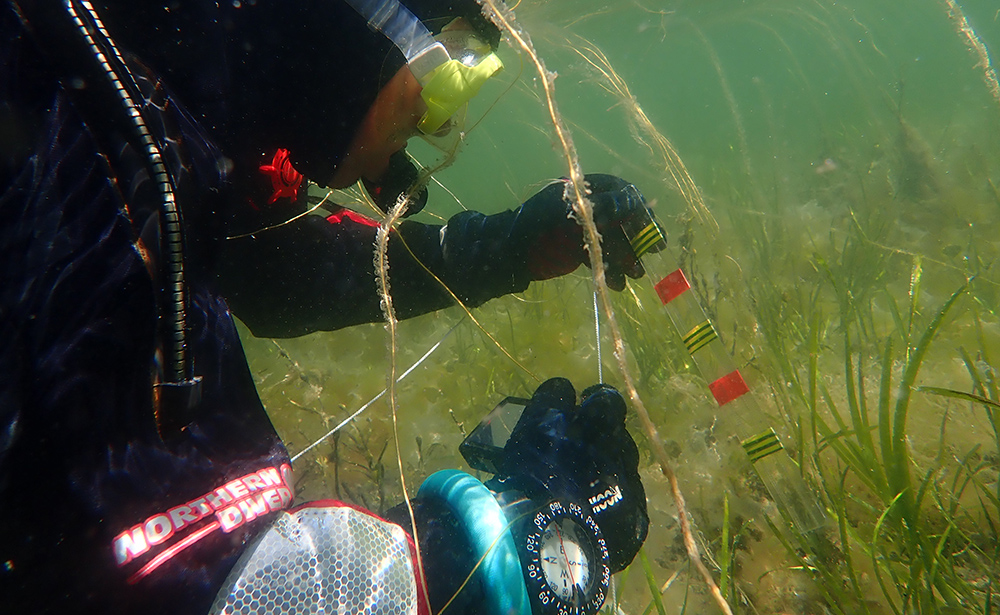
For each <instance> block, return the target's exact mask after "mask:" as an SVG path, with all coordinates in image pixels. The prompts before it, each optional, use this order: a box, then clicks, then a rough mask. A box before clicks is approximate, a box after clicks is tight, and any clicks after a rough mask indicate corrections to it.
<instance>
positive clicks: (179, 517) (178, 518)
mask: <svg viewBox="0 0 1000 615" xmlns="http://www.w3.org/2000/svg"><path fill="white" fill-rule="evenodd" d="M167 514H168V515H170V522H171V523H173V524H174V530H179V529H181V528H182V527H184V526H185V525H188V524H190V523H194V522H195V521H197V520H198V519H201V515H199V514H198V513H196V512H195V511H194V509H193V508H191V507H190V506H188V505H187V504H182V505H180V506H175V507H173V508H171V509H170V510H168V511H167Z"/></svg>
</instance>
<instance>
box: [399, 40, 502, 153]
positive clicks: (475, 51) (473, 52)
mask: <svg viewBox="0 0 1000 615" xmlns="http://www.w3.org/2000/svg"><path fill="white" fill-rule="evenodd" d="M443 34H445V35H446V34H447V33H443ZM441 38H442V36H439V37H438V40H439V41H441ZM462 38H463V39H464V40H463V41H462V43H464V44H463V45H461V46H460V47H459V48H460V49H462V50H463V51H464V53H455V52H454V51H452V50H453V49H455V46H453V45H449V44H448V43H449V42H451V41H447V42H445V41H442V42H444V44H445V46H446V47H451V49H449V51H451V54H450V55H451V59H449V60H448V61H446V62H444V63H443V64H441V65H439V66H438V67H437V68H435V69H434V70H432V71H431V72H430V73H428V74H427V75H426V78H425V80H426V83H424V85H423V88H424V89H423V91H421V93H420V95H421V96H422V97H423V99H424V102H425V103H427V113H425V114H424V117H423V118H421V120H420V123H419V124H417V128H419V129H420V132H422V133H424V134H427V135H430V134H434V133H436V132H437V131H439V130H440V129H441V127H442V126H443V125H444V124H445V122H447V121H448V119H449V118H450V117H451V116H453V115H455V112H457V111H458V110H459V109H460V108H461V107H462V105H464V104H466V103H467V102H469V101H470V100H471V99H472V98H473V97H474V96H475V95H476V94H478V93H479V89H480V88H481V87H482V86H483V84H484V83H486V82H487V81H488V80H489V78H490V77H492V76H493V75H495V74H496V73H497V72H498V71H499V70H500V69H501V68H503V63H502V62H501V61H500V58H498V57H497V55H496V54H495V53H493V52H492V50H490V48H489V45H486V44H485V43H483V42H481V41H479V40H478V39H476V38H475V37H472V36H462ZM470 43H473V44H472V45H470ZM475 43H478V45H476V44H475ZM484 52H485V53H484ZM456 56H458V57H456Z"/></svg>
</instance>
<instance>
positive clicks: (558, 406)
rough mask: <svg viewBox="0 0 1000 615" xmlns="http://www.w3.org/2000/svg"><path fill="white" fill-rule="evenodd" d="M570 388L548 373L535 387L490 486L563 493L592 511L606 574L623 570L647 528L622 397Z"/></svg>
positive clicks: (606, 389)
mask: <svg viewBox="0 0 1000 615" xmlns="http://www.w3.org/2000/svg"><path fill="white" fill-rule="evenodd" d="M582 398H583V400H582V401H581V402H580V405H579V406H577V405H576V391H575V390H574V389H573V385H572V384H571V383H570V381H569V380H566V379H565V378H553V379H551V380H548V381H546V382H544V383H543V384H542V385H541V386H540V387H538V389H537V390H536V391H535V394H534V396H532V398H531V403H530V404H528V406H527V407H526V408H525V410H524V412H523V413H522V415H521V418H520V420H518V422H517V425H516V426H515V427H514V430H513V432H512V433H511V436H510V439H509V440H508V441H507V444H506V446H505V447H504V454H503V459H502V461H501V463H500V467H499V468H498V469H499V470H500V474H498V476H497V481H496V483H495V484H494V485H493V486H499V488H500V489H507V488H511V489H517V490H519V491H522V492H524V493H525V494H527V495H528V496H530V497H533V498H536V497H545V496H546V493H547V494H548V495H549V496H551V497H560V498H563V497H565V498H569V499H572V500H575V501H576V502H578V503H579V504H580V505H582V506H584V507H586V506H587V505H588V504H589V505H590V506H591V508H592V509H593V510H594V513H595V519H596V521H597V524H598V525H599V526H600V527H601V529H602V531H603V532H604V538H605V540H606V541H607V543H608V553H609V555H610V560H611V561H610V566H611V571H612V572H618V571H619V570H623V569H624V568H625V567H626V566H628V564H629V563H630V562H631V561H632V558H634V557H635V554H636V553H637V552H638V550H639V547H640V546H642V543H643V541H644V540H645V538H646V532H647V530H648V528H649V516H648V515H647V513H646V493H645V491H644V490H643V488H642V482H641V481H640V480H639V469H638V466H639V452H638V449H636V446H635V442H634V441H633V440H632V436H631V435H629V433H628V431H627V430H626V429H625V400H623V399H622V396H621V394H619V393H618V391H616V390H615V389H614V388H612V387H610V386H608V385H603V384H598V385H594V386H592V387H590V388H588V389H586V390H584V391H583V394H582Z"/></svg>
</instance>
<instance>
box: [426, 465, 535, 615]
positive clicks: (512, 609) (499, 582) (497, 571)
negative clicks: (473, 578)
mask: <svg viewBox="0 0 1000 615" xmlns="http://www.w3.org/2000/svg"><path fill="white" fill-rule="evenodd" d="M417 497H420V498H438V499H441V500H444V502H445V503H446V504H448V506H449V507H450V508H451V510H452V512H454V513H455V516H456V517H457V518H458V519H459V521H460V522H461V523H462V527H463V529H464V530H465V536H466V538H467V539H468V541H469V544H470V545H471V546H472V552H473V556H474V557H475V558H476V561H479V560H480V559H482V564H480V565H479V568H478V570H477V574H482V575H483V579H485V582H484V583H483V586H484V589H485V593H486V602H487V604H486V605H485V607H486V613H487V614H488V615H512V614H520V615H530V614H531V603H530V602H528V590H527V588H526V587H525V585H524V576H523V574H522V572H521V560H520V559H519V558H518V556H517V547H516V546H515V545H514V537H513V536H511V533H510V530H509V529H508V528H507V523H508V521H507V518H506V517H505V516H504V514H503V510H502V509H501V508H500V504H498V503H497V501H496V498H494V497H493V493H492V492H491V491H490V490H489V489H487V488H486V486H485V485H484V484H482V483H481V482H479V481H478V480H476V479H475V478H474V477H472V476H470V475H469V474H466V473H465V472H460V471H459V470H441V471H440V472H435V473H434V474H431V475H430V476H428V477H427V480H425V481H424V483H423V484H422V485H420V491H419V492H418V494H417Z"/></svg>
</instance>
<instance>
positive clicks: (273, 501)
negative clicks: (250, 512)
mask: <svg viewBox="0 0 1000 615" xmlns="http://www.w3.org/2000/svg"><path fill="white" fill-rule="evenodd" d="M260 496H261V497H262V498H264V501H265V502H267V507H268V508H270V509H271V510H281V509H282V508H283V506H282V504H281V498H280V497H279V496H278V490H277V489H268V490H267V491H265V492H264V493H262V494H260Z"/></svg>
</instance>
